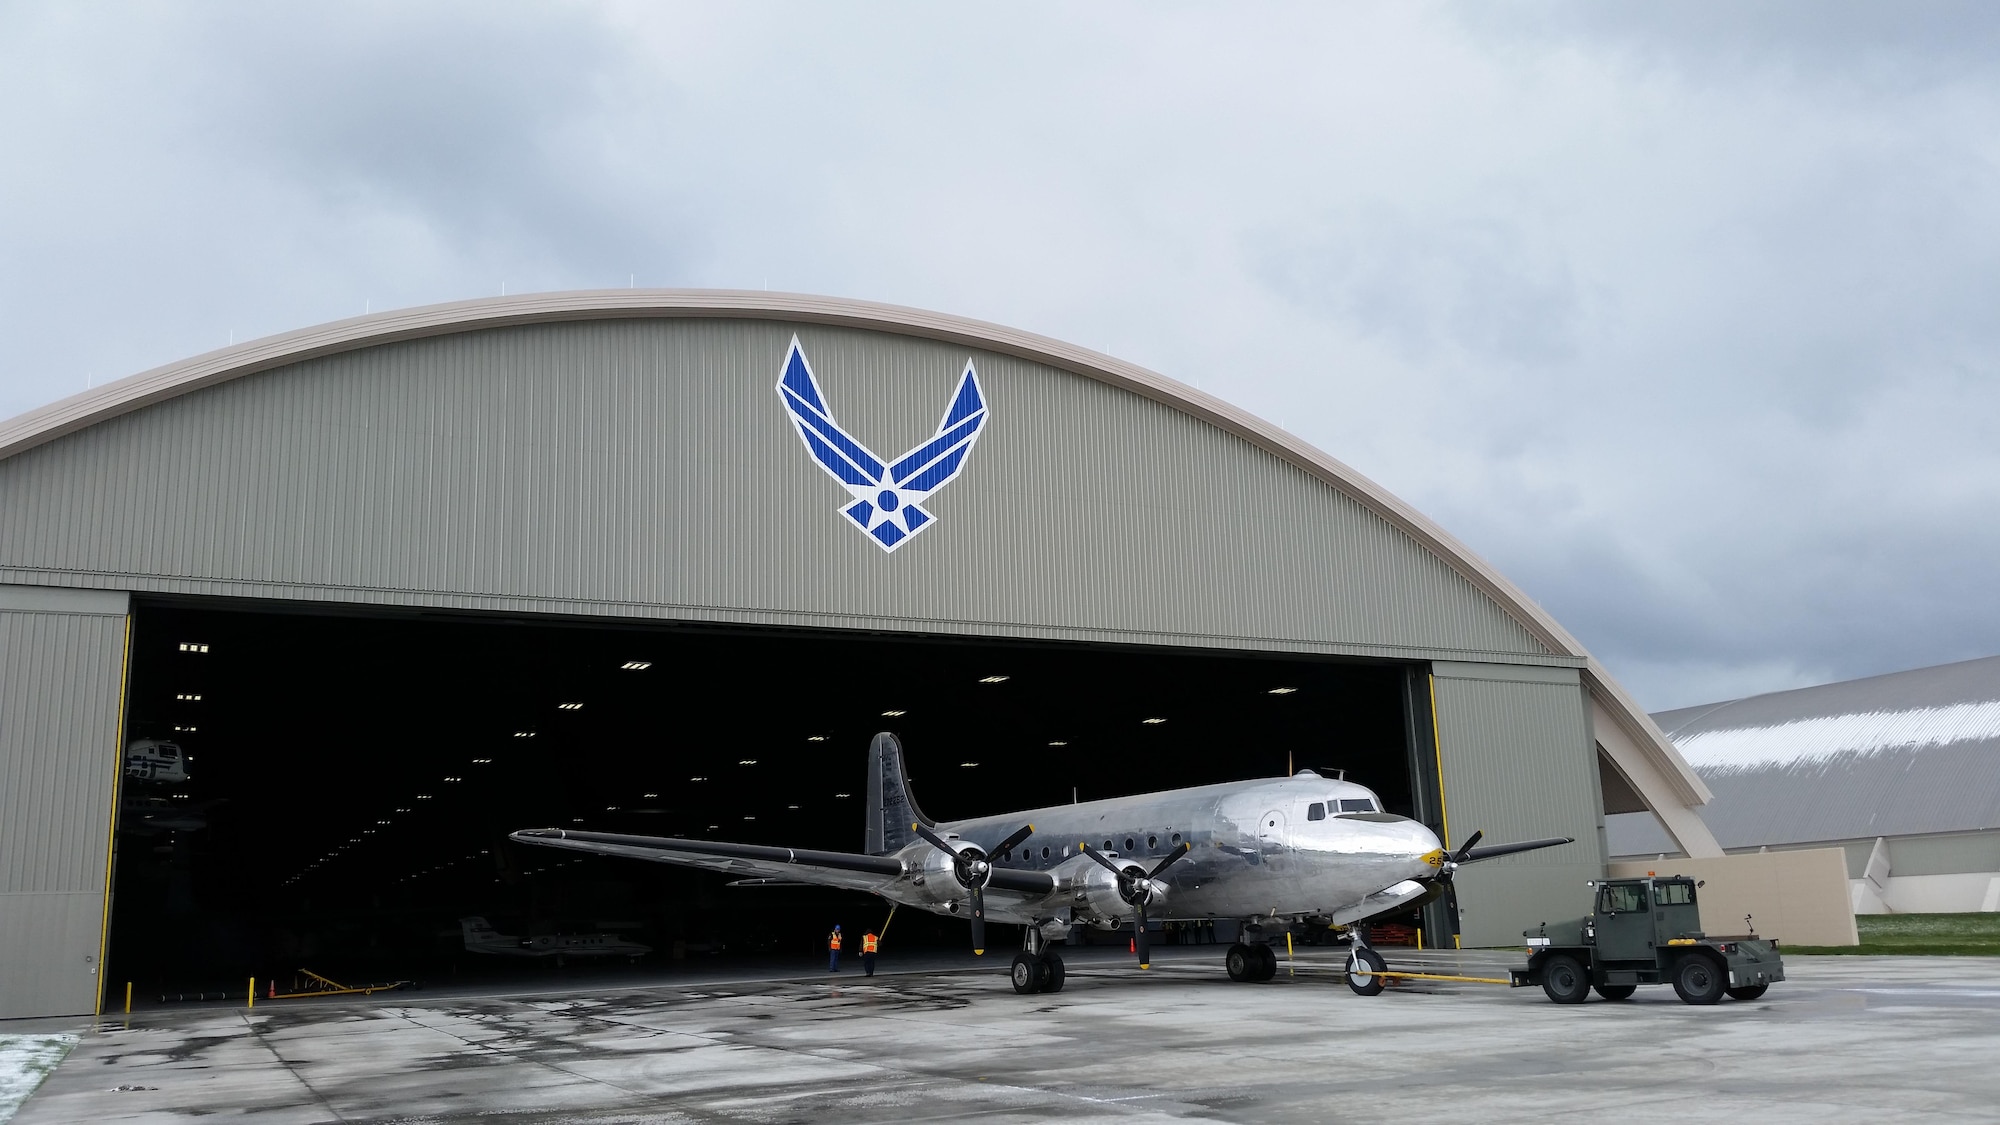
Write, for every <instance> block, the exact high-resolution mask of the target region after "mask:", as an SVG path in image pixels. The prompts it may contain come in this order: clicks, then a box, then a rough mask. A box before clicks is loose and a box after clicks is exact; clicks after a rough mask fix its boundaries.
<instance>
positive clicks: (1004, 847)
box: [993, 824, 1035, 855]
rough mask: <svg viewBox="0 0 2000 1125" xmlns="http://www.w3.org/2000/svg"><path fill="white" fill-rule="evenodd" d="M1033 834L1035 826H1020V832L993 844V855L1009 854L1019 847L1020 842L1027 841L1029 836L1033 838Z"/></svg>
mask: <svg viewBox="0 0 2000 1125" xmlns="http://www.w3.org/2000/svg"><path fill="white" fill-rule="evenodd" d="M1034 834H1035V826H1034V825H1032V824H1024V825H1022V826H1021V830H1020V831H1019V832H1016V833H1014V834H1013V835H1012V836H1009V837H1007V838H1006V839H1005V840H1002V841H1000V842H999V843H998V844H995V845H994V847H993V854H994V855H1001V854H1004V853H1006V852H1011V851H1013V850H1014V849H1015V848H1018V847H1020V846H1021V841H1023V840H1025V839H1027V838H1028V837H1030V836H1033V835H1034Z"/></svg>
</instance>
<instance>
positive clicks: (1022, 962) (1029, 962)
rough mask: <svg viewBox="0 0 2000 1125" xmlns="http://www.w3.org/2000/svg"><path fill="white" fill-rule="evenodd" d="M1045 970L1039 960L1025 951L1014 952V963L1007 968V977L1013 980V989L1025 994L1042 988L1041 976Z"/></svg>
mask: <svg viewBox="0 0 2000 1125" xmlns="http://www.w3.org/2000/svg"><path fill="white" fill-rule="evenodd" d="M1045 972H1046V970H1044V969H1043V968H1042V963H1041V961H1040V960H1038V959H1037V958H1034V957H1030V956H1029V955H1028V954H1026V953H1016V954H1014V964H1013V967H1012V968H1011V969H1009V970H1008V973H1007V976H1008V979H1010V980H1012V981H1013V982H1014V991H1016V992H1018V993H1020V994H1021V995H1023V996H1026V995H1027V994H1028V993H1030V992H1040V991H1041V990H1042V977H1043V974H1044V973H1045Z"/></svg>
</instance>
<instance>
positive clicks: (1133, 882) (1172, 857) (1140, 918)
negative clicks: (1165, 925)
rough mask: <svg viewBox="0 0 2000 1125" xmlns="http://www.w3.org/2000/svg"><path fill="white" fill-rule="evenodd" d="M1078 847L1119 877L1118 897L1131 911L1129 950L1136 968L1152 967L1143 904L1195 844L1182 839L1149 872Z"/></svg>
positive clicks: (1151, 954) (1080, 846)
mask: <svg viewBox="0 0 2000 1125" xmlns="http://www.w3.org/2000/svg"><path fill="white" fill-rule="evenodd" d="M1077 846H1078V847H1079V848H1082V849H1083V854H1085V855H1087V856H1089V857H1090V858H1092V859H1094V860H1096V861H1097V862H1099V863H1101V864H1103V865H1104V869H1105V870H1107V871H1109V872H1111V873H1112V874H1113V875H1116V876H1118V897H1119V898H1121V899H1124V900H1125V905H1127V906H1130V907H1131V908H1132V948H1133V950H1134V951H1135V952H1137V953H1138V954H1139V967H1140V968H1142V969H1150V968H1152V967H1153V946H1152V942H1151V940H1150V939H1149V938H1147V936H1146V904H1147V903H1149V902H1152V901H1153V897H1154V895H1155V894H1157V892H1156V891H1154V890H1153V881H1154V880H1155V879H1158V878H1159V877H1160V873H1161V872H1163V871H1165V870H1166V869H1167V868H1169V867H1172V866H1173V865H1174V864H1175V863H1176V862H1178V861H1179V860H1180V858H1181V857H1182V856H1184V855H1186V854H1188V852H1189V851H1190V850H1192V849H1193V847H1194V845H1192V844H1190V843H1188V842H1187V841H1185V840H1183V841H1181V844H1180V846H1179V847H1177V848H1175V849H1174V850H1173V851H1172V852H1170V853H1168V855H1167V858H1165V859H1163V860H1161V861H1160V862H1159V865H1158V866H1156V867H1154V868H1153V870H1152V871H1150V872H1149V871H1147V870H1146V869H1145V868H1143V867H1141V866H1139V865H1138V864H1136V863H1133V864H1127V865H1126V866H1124V867H1120V866H1118V865H1117V864H1116V863H1113V862H1112V861H1111V858H1110V857H1109V856H1107V855H1105V854H1104V853H1103V852H1100V851H1098V850H1097V849H1096V848H1093V847H1091V846H1090V845H1089V844H1088V843H1083V844H1078V845H1077Z"/></svg>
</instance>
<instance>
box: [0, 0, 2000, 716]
mask: <svg viewBox="0 0 2000 1125" xmlns="http://www.w3.org/2000/svg"><path fill="white" fill-rule="evenodd" d="M1996 58H2000V7H1996V6H1994V5H1991V4H1982V3H1964V4H1945V3H1933V4H1923V3H1905V4H1896V5H1891V4H1886V3H1884V4H1858V3H1842V2H1838V0H1820V2H1816V3H1810V4H1797V5H1793V4H1761V5H1760V4H1746V3H1739V2H1731V3H1718V4H1713V5H1709V6H1702V5H1697V4H1680V5H1671V6H1668V5H1651V6H1644V7H1642V6H1640V5H1615V6H1614V5H1596V4H1593V5H1583V4H1576V5H1560V4H1527V3H1523V4H1505V3H1501V4H1490V3H1481V4H1478V5H1472V4H1466V5H1461V6H1455V7H1454V6H1433V5H1421V4H1402V3H1397V4H1388V3H1381V4H1374V5H1365V6H1364V5H1352V6H1328V5H1322V4H1311V5H1302V6H1297V7H1292V6H1282V5H1268V6H1259V5H1245V4H1229V5H1212V6H1193V5H1173V4H1146V5H1143V6H1142V5H1131V6H1125V5H1117V4H1092V5H1073V4H1066V5H1045V6H1036V5H1006V6H1000V5H991V6H980V5H965V4H950V5H940V4H916V3H912V4H904V5H889V4H876V5H864V4H853V5H823V4H810V5H809V4H804V3H798V4H763V5H755V4H736V5H719V4H711V5H702V6H690V7H672V6H668V5H664V4H658V3H650V2H649V3H633V4H617V3H607V4H563V3H546V4H506V3H494V2H492V0H482V2H480V3H466V4H452V3H444V2H436V3H425V4H415V5H413V4H406V3H381V4H368V3H340V4H320V5H311V6H309V5H271V4H263V3H257V4H241V5H234V6H232V5H229V4H225V3H207V4H202V5H186V4H179V5H168V4H124V5H115V4H83V3H57V2H54V0H49V2H46V3H24V2H19V0H0V146H4V147H0V339H4V348H0V416H11V415H13V414H16V413H19V412H21V411H23V410H27V409H31V408H33V407H36V406H39V405H42V404H44V403H48V402H51V401H54V400H56V399H58V398H62V397H64V396H66V395H69V394H72V393H75V392H77V391H80V390H83V389H84V388H85V387H86V386H87V385H89V384H92V383H97V382H102V381H105V380H109V379H114V378H118V377H121V376H124V375H128V374H131V373H133V372H136V371H139V370H142V369H145V368H147V367H151V366H154V365H156V364H160V363H165V362H168V361H171V360H175V359H179V358H182V357H185V356H188V355H192V354H195V353H198V352H203V351H207V350H209V349H211V348H215V347H219V346H221V345H223V344H225V343H227V342H228V341H229V340H230V339H232V338H233V339H235V340H243V339H246V338H249V337H252V336H258V335H265V334H268V333H273V332H279V331H284V330H287V329H292V328H298V327H303V326H306V325H310V324H315V323H319V322H322V321H327V320H333V319H337V318H340V317H345V316H350V315H354V314H357V313H360V312H362V311H363V310H364V309H370V308H372V309H376V310H380V309H383V308H390V307H397V306H405V305H415V304H425V303H430V302H434V301H443V300H452V299H458V298H464V297H475V296H483V295H486V294H497V293H499V292H500V291H501V288H502V286H503V285H504V286H505V287H506V291H507V292H510V293H516V292H523V291H529V290H547V289H571V288H594V287H602V286H613V285H618V286H622V285H626V284H628V283H634V282H636V284H638V285H641V286H704V287H708V286H712V287H739V288H763V287H769V288H771V289H778V290H792V291H800V292H812V293H829V294H838V295H842V296H851V297H860V298H867V299H873V300H881V301H890V302H895V303H901V304H909V305H917V306H922V307H926V308H934V309H940V310H944V311H948V312H953V313H958V314H962V315H967V316H973V317H978V318H982V319H987V320H993V321H998V322H1001V323H1004V324H1009V325H1013V326H1017V327H1021V328H1026V329H1030V330H1033V331H1038V332H1042V333H1046V334H1048V335H1052V336H1056V337H1060V338H1063V339H1067V340H1072V341H1074V342H1076V343H1079V344H1083V345H1086V346H1090V347H1095V348H1099V349H1102V350H1106V351H1109V352H1111V353H1113V354H1115V355H1118V356H1120V357H1122V358H1126V359H1130V360H1133V361H1136V362H1139V363H1141V364H1144V365H1146V366H1148V367H1151V368H1153V369H1155V370H1158V371H1160V372H1163V373H1165V374H1167V375H1170V376H1173V377H1175V378H1178V379H1181V380H1183V381H1186V382H1190V383H1194V384H1196V385H1198V386H1200V387H1202V388H1203V389H1205V390H1208V391H1210V392H1213V393H1216V394H1219V395H1221V396H1222V397H1224V398H1226V399H1229V400H1231V401H1233V402H1236V403H1238V404H1240V405H1242V406H1244V407H1246V408H1248V409H1250V410H1252V411H1254V412H1256V413H1259V414H1262V415H1264V416H1265V417H1268V418H1270V419H1272V420H1273V421H1275V422H1277V423H1278V424H1280V425H1283V426H1285V427H1286V428H1288V429H1290V430H1293V431H1294V432H1296V433H1298V434H1300V435H1302V436H1303V437H1305V438H1306V439H1308V440H1309V441H1311V442H1313V443H1314V444H1316V445H1318V446H1320V447H1321V448H1323V449H1326V450H1328V451H1329V452H1331V453H1332V454H1333V455H1335V456H1336V457H1339V458H1341V459H1343V460H1345V461H1347V462H1348V463H1349V464H1352V465H1354V466H1356V467H1357V468H1359V469H1360V470H1361V471H1362V472H1364V473H1366V474H1368V475H1369V476H1372V477H1374V478H1375V479H1376V480H1378V481H1380V482H1382V483H1383V484H1384V485H1386V486H1387V487H1389V488H1390V489H1391V490H1392V491H1394V492H1396V493H1398V494H1400V495H1402V496H1403V497H1405V498H1407V499H1408V500H1410V501H1411V502H1412V503H1414V504H1416V505H1417V506H1418V507H1419V508H1421V509H1423V510H1424V511H1426V512H1428V513H1429V514H1431V515H1432V516H1434V517H1435V518H1437V519H1438V520H1439V521H1440V522H1441V523H1443V524H1444V525H1445V526H1446V527H1447V528H1449V529H1451V530H1452V531H1453V532H1455V533H1456V534H1457V535H1459V536H1460V537H1461V538H1463V539H1464V540H1466V541H1467V542H1468V543H1470V544H1471V545H1472V546H1473V547H1474V549H1476V550H1477V551H1479V552H1480V553H1482V554H1484V555H1486V556H1487V557H1488V558H1490V559H1491V560H1493V562H1494V563H1495V564H1497V565H1498V566H1499V567H1500V569H1501V570H1502V571H1503V572H1505V573H1507V574H1508V575H1510V576H1511V577H1512V578H1514V579H1515V580H1516V581H1517V582H1519V583H1520V584H1521V585H1522V586H1523V587H1525V588H1526V589H1527V590H1528V592H1529V593H1530V594H1531V595H1533V596H1534V597H1535V598H1536V599H1538V600H1539V601H1541V602H1542V603H1543V604H1544V605H1545V606H1547V607H1548V608H1549V610H1550V611H1551V612H1553V613H1554V614H1555V615H1556V617H1557V618H1558V619H1560V620H1562V621H1563V622H1564V623H1565V624H1566V625H1568V626H1569V627H1570V629H1571V630H1572V631H1573V632H1575V633H1576V634H1577V635H1578V636H1580V637H1581V638H1582V639H1583V641H1584V642H1585V643H1586V644H1587V645H1589V646H1590V647H1591V648H1592V649H1593V650H1594V651H1595V652H1596V653H1597V654H1598V655H1599V656H1601V657H1602V658H1604V660H1605V661H1606V662H1607V663H1608V664H1609V665H1610V666H1611V668H1612V669H1613V671H1614V672H1616V673H1617V674H1618V675H1619V676H1620V677H1621V678H1622V679H1624V680H1625V681H1626V683H1627V684H1628V685H1629V686H1630V687H1632V689H1633V690H1634V691H1635V692H1636V693H1637V694H1638V696H1639V698H1640V699H1641V701H1642V702H1644V703H1645V704H1646V705H1647V706H1649V707H1651V708H1655V709H1659V708H1666V707H1673V706H1679V705H1685V704H1692V703H1699V702H1704V701H1708V700H1712V699H1721V698H1729V697H1734V696H1739V695H1744V694H1750V693H1754V692H1758V691H1767V690H1773V689H1777V688H1784V687H1793V686H1798V685H1802V684H1808V683H1815V682H1821V681H1825V680H1831V679H1838V678H1845V677H1850V676H1859V675H1867V674H1871V673H1877V672H1885V671H1892V670H1897V669H1902V668H1908V667H1915V666H1919V665H1923V664H1930V663H1940V662H1944V661H1950V660H1958V659H1964V658H1968V657H1973V656H1983V655H1992V654H1994V653H2000V591H1996V589H1995V586H1996V581H2000V566H1996V562H2000V520H1996V518H1995V516H1996V513H2000V65H1996V64H1995V62H1994V60H1995V59H1996Z"/></svg>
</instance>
